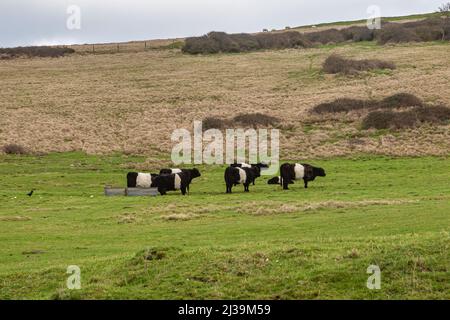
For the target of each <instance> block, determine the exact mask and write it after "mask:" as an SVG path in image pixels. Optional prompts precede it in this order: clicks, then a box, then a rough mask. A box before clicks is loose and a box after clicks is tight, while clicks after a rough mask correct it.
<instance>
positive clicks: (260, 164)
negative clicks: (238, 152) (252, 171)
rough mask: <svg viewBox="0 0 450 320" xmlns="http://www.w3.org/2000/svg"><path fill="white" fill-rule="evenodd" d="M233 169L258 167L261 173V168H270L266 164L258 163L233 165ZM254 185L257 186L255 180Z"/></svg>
mask: <svg viewBox="0 0 450 320" xmlns="http://www.w3.org/2000/svg"><path fill="white" fill-rule="evenodd" d="M231 167H233V168H254V167H257V168H259V169H260V171H261V168H268V167H269V166H268V165H267V164H265V163H257V164H248V163H233V164H232V165H231ZM252 184H253V185H255V180H253V181H252Z"/></svg>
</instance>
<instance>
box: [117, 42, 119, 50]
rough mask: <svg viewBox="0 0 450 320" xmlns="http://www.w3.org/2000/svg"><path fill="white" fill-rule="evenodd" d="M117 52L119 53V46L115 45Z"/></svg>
mask: <svg viewBox="0 0 450 320" xmlns="http://www.w3.org/2000/svg"><path fill="white" fill-rule="evenodd" d="M117 52H119V44H117Z"/></svg>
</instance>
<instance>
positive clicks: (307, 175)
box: [280, 163, 326, 190]
mask: <svg viewBox="0 0 450 320" xmlns="http://www.w3.org/2000/svg"><path fill="white" fill-rule="evenodd" d="M280 175H281V176H280V184H281V185H282V186H283V189H284V190H288V189H289V187H288V186H289V183H290V182H291V181H294V180H301V179H303V181H304V183H305V188H308V182H309V181H314V179H316V177H325V176H326V174H325V170H324V169H322V168H317V167H313V166H311V165H309V164H300V163H294V164H290V163H285V164H283V165H282V166H281V167H280Z"/></svg>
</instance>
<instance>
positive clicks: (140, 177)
mask: <svg viewBox="0 0 450 320" xmlns="http://www.w3.org/2000/svg"><path fill="white" fill-rule="evenodd" d="M156 177H158V175H157V174H153V173H141V172H128V174H127V187H128V188H154V187H155V185H154V181H155V178H156Z"/></svg>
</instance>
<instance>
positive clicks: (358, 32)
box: [341, 27, 375, 42]
mask: <svg viewBox="0 0 450 320" xmlns="http://www.w3.org/2000/svg"><path fill="white" fill-rule="evenodd" d="M341 32H342V34H343V36H344V38H345V40H351V41H353V42H359V41H372V40H373V38H374V36H375V33H374V31H373V30H371V29H369V28H367V27H349V28H346V29H343V30H342V31H341Z"/></svg>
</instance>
